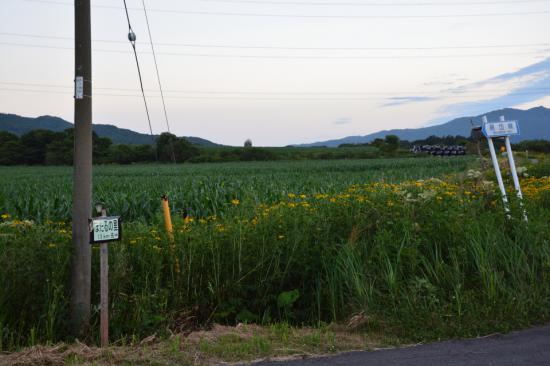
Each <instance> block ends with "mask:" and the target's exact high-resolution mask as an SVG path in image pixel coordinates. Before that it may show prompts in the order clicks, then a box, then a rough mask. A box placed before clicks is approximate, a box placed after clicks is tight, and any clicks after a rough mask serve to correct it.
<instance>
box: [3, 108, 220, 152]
mask: <svg viewBox="0 0 550 366" xmlns="http://www.w3.org/2000/svg"><path fill="white" fill-rule="evenodd" d="M73 127H74V126H73V124H72V123H70V122H67V121H65V120H64V119H62V118H59V117H53V116H40V117H36V118H30V117H22V116H18V115H16V114H6V113H0V131H7V132H11V133H13V134H15V135H17V136H21V135H23V134H25V133H27V132H29V131H32V130H50V131H55V132H61V131H64V130H66V129H68V128H73ZM93 130H94V131H95V133H97V134H98V135H99V136H100V137H108V138H110V139H111V140H112V141H113V142H114V143H115V144H151V143H152V139H151V136H150V135H148V134H144V133H139V132H135V131H132V130H128V129H125V128H118V127H116V126H113V125H101V124H94V125H93ZM154 137H155V138H156V137H158V135H155V136H154ZM186 139H187V140H188V141H189V142H190V143H192V144H194V145H198V146H220V145H218V144H216V143H213V142H212V141H208V140H205V139H202V138H200V137H192V136H189V137H186Z"/></svg>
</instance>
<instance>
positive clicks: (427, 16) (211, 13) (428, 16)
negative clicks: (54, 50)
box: [24, 0, 550, 19]
mask: <svg viewBox="0 0 550 366" xmlns="http://www.w3.org/2000/svg"><path fill="white" fill-rule="evenodd" d="M24 1H30V2H36V3H44V4H54V5H65V6H71V7H72V6H73V4H72V3H66V2H61V1H55V0H24ZM94 7H96V8H103V9H124V8H120V7H118V6H110V5H95V6H94ZM126 9H127V10H136V11H141V9H137V8H126ZM149 11H150V12H157V13H166V14H186V15H205V16H236V17H259V18H262V17H265V18H302V19H438V18H439V19H441V18H478V17H508V16H524V15H545V14H550V11H546V10H543V11H518V12H502V13H499V12H495V13H470V14H434V15H432V14H417V15H373V14H369V15H334V14H333V15H322V14H269V13H239V12H215V11H200V10H177V9H149Z"/></svg>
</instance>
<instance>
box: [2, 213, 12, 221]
mask: <svg viewBox="0 0 550 366" xmlns="http://www.w3.org/2000/svg"><path fill="white" fill-rule="evenodd" d="M9 218H10V214H8V213H5V214H3V215H2V219H4V220H7V219H9Z"/></svg>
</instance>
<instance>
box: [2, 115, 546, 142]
mask: <svg viewBox="0 0 550 366" xmlns="http://www.w3.org/2000/svg"><path fill="white" fill-rule="evenodd" d="M484 115H485V116H487V118H488V119H489V121H497V120H498V119H499V117H500V116H504V117H505V118H506V119H508V120H517V121H519V126H520V130H521V134H520V135H519V136H514V137H512V142H519V141H523V140H535V139H546V140H550V109H548V108H544V107H536V108H531V109H528V110H520V109H513V108H505V109H500V110H497V111H493V112H489V113H485V114H483V115H480V116H475V117H461V118H456V119H453V120H452V121H449V122H447V123H443V124H440V125H436V126H430V127H422V128H408V129H395V130H384V131H380V132H375V133H372V134H369V135H365V136H348V137H344V138H341V139H335V140H327V141H320V142H314V143H310V144H300V145H293V146H298V147H313V146H327V147H337V146H338V145H341V144H363V143H368V142H371V141H372V140H374V139H376V138H384V137H385V136H386V135H397V136H399V138H400V139H402V140H409V141H414V140H421V139H425V138H427V137H429V136H432V135H435V136H449V135H452V136H456V135H462V136H470V131H471V129H472V125H471V123H470V121H472V122H473V123H474V125H481V117H482V116H484ZM72 127H74V126H73V124H72V123H70V122H67V121H65V120H64V119H61V118H59V117H52V116H41V117H37V118H28V117H21V116H18V115H15V114H5V113H0V131H7V132H11V133H13V134H16V135H18V136H20V135H22V134H25V133H27V132H29V131H32V130H37V129H43V130H51V131H58V132H60V131H63V130H66V129H67V128H72ZM93 129H94V131H95V132H96V133H97V134H98V135H99V136H101V137H108V138H110V139H111V140H112V141H113V142H114V143H116V144H151V136H150V135H148V134H144V133H139V132H135V131H132V130H128V129H124V128H118V127H116V126H113V125H93ZM157 136H158V135H155V137H157ZM186 139H188V140H189V142H191V143H192V144H194V145H199V146H221V145H218V144H216V143H214V142H212V141H209V140H205V139H202V138H199V137H186Z"/></svg>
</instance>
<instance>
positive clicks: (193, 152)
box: [156, 132, 199, 162]
mask: <svg viewBox="0 0 550 366" xmlns="http://www.w3.org/2000/svg"><path fill="white" fill-rule="evenodd" d="M156 145H157V153H158V158H159V160H160V161H163V162H169V161H173V160H174V158H175V160H176V162H184V161H186V160H189V159H190V158H192V157H194V156H197V155H199V149H198V148H197V147H195V146H193V145H192V144H191V143H189V141H187V139H185V138H183V137H177V136H176V135H173V134H171V133H168V132H164V133H162V134H161V135H160V136H159V138H158V139H157V141H156Z"/></svg>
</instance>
